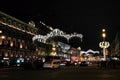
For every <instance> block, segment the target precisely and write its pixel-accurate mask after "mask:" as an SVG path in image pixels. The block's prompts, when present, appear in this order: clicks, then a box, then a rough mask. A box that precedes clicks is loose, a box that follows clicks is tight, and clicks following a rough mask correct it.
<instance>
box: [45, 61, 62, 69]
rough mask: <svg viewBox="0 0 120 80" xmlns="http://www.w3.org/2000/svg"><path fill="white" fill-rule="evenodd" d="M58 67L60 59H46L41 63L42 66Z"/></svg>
mask: <svg viewBox="0 0 120 80" xmlns="http://www.w3.org/2000/svg"><path fill="white" fill-rule="evenodd" d="M59 67H60V60H51V61H47V62H45V63H44V64H43V68H51V69H54V68H59Z"/></svg>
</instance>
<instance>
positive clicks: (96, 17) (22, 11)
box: [0, 0, 120, 50]
mask: <svg viewBox="0 0 120 80" xmlns="http://www.w3.org/2000/svg"><path fill="white" fill-rule="evenodd" d="M119 5H120V3H118V2H115V1H114V0H113V1H112V0H108V1H106V0H94V1H93V0H33V1H32V0H3V1H2V0H1V2H0V11H2V12H5V13H6V14H8V15H11V16H13V17H15V18H18V19H20V20H22V21H24V22H26V23H28V22H29V21H34V22H35V23H36V25H37V26H36V27H38V28H40V29H43V30H45V28H44V26H41V24H40V23H39V21H43V22H44V23H46V24H47V25H50V26H52V27H53V28H58V29H60V30H62V31H64V32H66V33H67V34H69V33H74V32H76V33H81V34H83V42H82V43H81V42H80V39H78V38H74V39H71V40H70V43H69V44H71V45H72V46H73V47H78V46H81V47H82V49H84V50H87V49H93V50H98V49H100V48H99V42H100V41H102V37H101V33H102V31H101V30H102V28H105V29H106V30H107V37H106V40H107V41H109V42H110V43H111V42H112V41H113V40H114V38H115V34H116V32H119V29H118V28H119V26H120V6H119ZM46 30H47V29H46ZM46 30H45V31H46Z"/></svg>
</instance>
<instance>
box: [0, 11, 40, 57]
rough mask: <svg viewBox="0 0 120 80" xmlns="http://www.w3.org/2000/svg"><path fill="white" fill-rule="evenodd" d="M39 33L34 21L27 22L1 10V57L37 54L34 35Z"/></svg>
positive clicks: (32, 55)
mask: <svg viewBox="0 0 120 80" xmlns="http://www.w3.org/2000/svg"><path fill="white" fill-rule="evenodd" d="M37 34H38V29H37V28H35V24H34V22H29V23H28V24H27V23H25V22H23V21H21V20H18V19H16V18H14V17H12V16H10V15H7V14H5V13H3V12H0V59H3V58H15V57H34V56H36V54H35V47H34V45H33V44H32V37H33V36H34V35H37Z"/></svg>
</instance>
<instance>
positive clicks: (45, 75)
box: [0, 66, 120, 80]
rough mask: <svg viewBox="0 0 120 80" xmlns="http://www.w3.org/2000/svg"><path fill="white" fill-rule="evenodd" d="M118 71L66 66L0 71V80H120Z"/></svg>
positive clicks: (119, 70)
mask: <svg viewBox="0 0 120 80" xmlns="http://www.w3.org/2000/svg"><path fill="white" fill-rule="evenodd" d="M119 72H120V69H119V68H117V69H105V68H103V69H101V68H98V67H93V66H88V67H80V66H68V67H61V68H59V69H44V70H20V69H18V70H17V69H0V80H66V79H68V80H120V74H119Z"/></svg>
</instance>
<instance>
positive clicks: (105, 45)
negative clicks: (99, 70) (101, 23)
mask: <svg viewBox="0 0 120 80" xmlns="http://www.w3.org/2000/svg"><path fill="white" fill-rule="evenodd" d="M102 38H103V41H102V42H100V43H99V46H100V47H101V48H103V57H104V60H105V61H106V60H107V53H106V52H107V51H106V49H107V48H108V47H109V46H110V43H109V42H107V41H105V38H106V30H105V29H102Z"/></svg>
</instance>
